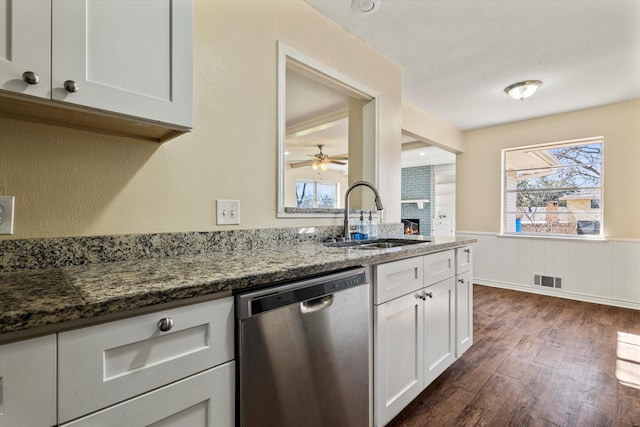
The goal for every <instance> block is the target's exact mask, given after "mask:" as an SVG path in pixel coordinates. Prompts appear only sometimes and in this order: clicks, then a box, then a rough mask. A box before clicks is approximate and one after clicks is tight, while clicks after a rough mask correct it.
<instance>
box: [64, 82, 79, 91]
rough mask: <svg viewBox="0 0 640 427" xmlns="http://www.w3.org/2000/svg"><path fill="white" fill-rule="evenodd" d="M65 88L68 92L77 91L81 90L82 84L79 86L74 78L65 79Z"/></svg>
mask: <svg viewBox="0 0 640 427" xmlns="http://www.w3.org/2000/svg"><path fill="white" fill-rule="evenodd" d="M64 88H65V89H66V90H67V92H77V91H79V90H80V86H78V83H76V82H74V81H73V80H67V81H65V82H64Z"/></svg>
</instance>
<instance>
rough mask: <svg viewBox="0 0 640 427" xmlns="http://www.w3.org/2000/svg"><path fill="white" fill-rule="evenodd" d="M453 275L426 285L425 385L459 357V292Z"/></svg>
mask: <svg viewBox="0 0 640 427" xmlns="http://www.w3.org/2000/svg"><path fill="white" fill-rule="evenodd" d="M455 291H456V288H455V281H454V278H453V277H450V278H448V279H445V280H443V281H441V282H438V283H436V284H435V285H431V286H428V287H426V288H425V296H426V298H425V301H424V306H425V309H424V330H425V339H424V353H425V364H424V379H425V387H426V386H427V385H429V384H431V382H433V380H435V379H436V378H437V377H438V376H439V375H440V374H441V373H443V372H444V371H445V370H446V369H447V368H448V367H449V366H451V364H452V363H453V362H455V360H456V306H455V303H456V295H455Z"/></svg>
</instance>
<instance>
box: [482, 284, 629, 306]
mask: <svg viewBox="0 0 640 427" xmlns="http://www.w3.org/2000/svg"><path fill="white" fill-rule="evenodd" d="M473 283H474V284H476V285H483V286H491V287H493V288H502V289H509V290H512V291H521V292H528V293H531V294H538V295H546V296H550V297H557V298H565V299H570V300H574V301H583V302H590V303H594V304H603V305H610V306H614V307H621V308H630V309H634V310H640V304H638V303H633V302H629V301H623V300H617V299H611V298H603V297H598V296H593V295H584V294H578V293H574V292H567V291H562V290H557V289H545V288H542V287H540V286H531V285H519V284H515V283H505V282H498V281H495V280H488V279H481V278H477V277H474V278H473Z"/></svg>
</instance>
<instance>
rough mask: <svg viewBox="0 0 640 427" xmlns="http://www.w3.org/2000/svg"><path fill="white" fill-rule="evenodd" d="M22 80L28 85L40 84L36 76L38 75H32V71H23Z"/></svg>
mask: <svg viewBox="0 0 640 427" xmlns="http://www.w3.org/2000/svg"><path fill="white" fill-rule="evenodd" d="M22 80H24V82H25V83H28V84H30V85H37V84H38V83H40V76H38V74H37V73H34V72H33V71H25V72H24V73H22Z"/></svg>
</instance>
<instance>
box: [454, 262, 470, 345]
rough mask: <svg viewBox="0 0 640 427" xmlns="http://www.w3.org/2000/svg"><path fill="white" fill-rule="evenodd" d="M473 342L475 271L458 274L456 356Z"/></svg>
mask: <svg viewBox="0 0 640 427" xmlns="http://www.w3.org/2000/svg"><path fill="white" fill-rule="evenodd" d="M472 344H473V273H472V271H471V270H467V271H465V272H464V273H462V274H459V275H457V276H456V357H460V355H462V353H464V352H465V351H467V349H468V348H469V347H471V345H472Z"/></svg>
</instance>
